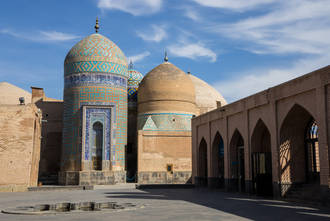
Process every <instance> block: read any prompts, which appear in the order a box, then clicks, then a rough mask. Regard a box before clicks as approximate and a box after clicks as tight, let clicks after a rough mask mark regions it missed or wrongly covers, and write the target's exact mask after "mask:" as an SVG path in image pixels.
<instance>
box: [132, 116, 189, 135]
mask: <svg viewBox="0 0 330 221" xmlns="http://www.w3.org/2000/svg"><path fill="white" fill-rule="evenodd" d="M192 117H193V115H192V114H181V113H152V114H139V115H138V123H137V124H138V130H152V131H191V118H192Z"/></svg>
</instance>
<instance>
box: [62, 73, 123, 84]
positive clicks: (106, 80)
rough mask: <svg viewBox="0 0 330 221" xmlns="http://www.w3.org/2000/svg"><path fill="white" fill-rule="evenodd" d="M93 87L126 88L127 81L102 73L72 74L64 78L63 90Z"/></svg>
mask: <svg viewBox="0 0 330 221" xmlns="http://www.w3.org/2000/svg"><path fill="white" fill-rule="evenodd" d="M95 85H97V86H111V87H125V88H126V85H127V80H126V78H124V77H120V76H117V75H113V74H102V73H97V74H96V73H95V74H90V73H83V74H74V75H70V76H66V77H65V78H64V88H70V87H78V86H95Z"/></svg>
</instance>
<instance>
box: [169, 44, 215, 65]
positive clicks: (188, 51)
mask: <svg viewBox="0 0 330 221" xmlns="http://www.w3.org/2000/svg"><path fill="white" fill-rule="evenodd" d="M167 48H168V50H169V52H170V53H171V54H172V55H174V56H177V57H184V58H190V59H193V60H196V59H198V58H199V57H206V58H209V59H210V62H215V61H216V60H217V54H216V53H215V52H213V51H212V50H211V49H209V48H207V47H205V45H204V44H202V43H200V42H198V43H187V42H181V43H179V44H173V45H170V46H168V47H167Z"/></svg>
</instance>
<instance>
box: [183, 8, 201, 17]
mask: <svg viewBox="0 0 330 221" xmlns="http://www.w3.org/2000/svg"><path fill="white" fill-rule="evenodd" d="M183 12H184V14H183V15H184V16H185V17H187V18H189V19H191V20H193V21H202V17H201V15H200V14H199V12H198V10H196V9H194V8H192V7H187V6H185V7H184V8H183Z"/></svg>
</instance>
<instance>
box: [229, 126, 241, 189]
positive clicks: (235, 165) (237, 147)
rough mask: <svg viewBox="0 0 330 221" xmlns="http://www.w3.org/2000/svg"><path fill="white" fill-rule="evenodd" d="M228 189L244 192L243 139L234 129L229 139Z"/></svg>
mask: <svg viewBox="0 0 330 221" xmlns="http://www.w3.org/2000/svg"><path fill="white" fill-rule="evenodd" d="M230 177H231V182H230V189H232V190H235V191H240V192H245V166H244V140H243V137H242V135H241V134H240V132H239V131H238V130H235V132H234V134H233V137H232V138H231V141H230Z"/></svg>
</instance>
